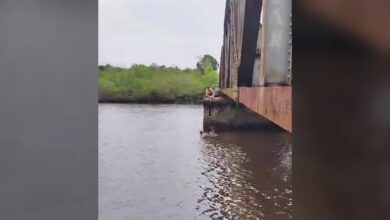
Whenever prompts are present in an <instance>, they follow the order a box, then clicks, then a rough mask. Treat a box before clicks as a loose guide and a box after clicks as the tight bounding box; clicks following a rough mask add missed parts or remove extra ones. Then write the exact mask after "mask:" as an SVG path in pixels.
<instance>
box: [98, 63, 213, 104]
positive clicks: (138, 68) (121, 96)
mask: <svg viewBox="0 0 390 220" xmlns="http://www.w3.org/2000/svg"><path fill="white" fill-rule="evenodd" d="M216 69H217V68H215V67H213V68H202V69H199V67H198V69H184V70H183V69H179V68H177V67H165V66H158V65H155V64H152V65H150V66H145V65H133V66H132V67H131V68H118V67H113V66H109V65H106V66H99V102H113V103H200V101H201V99H202V97H203V94H204V91H205V88H206V87H207V86H210V87H217V85H218V74H217V70H216Z"/></svg>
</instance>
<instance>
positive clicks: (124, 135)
mask: <svg viewBox="0 0 390 220" xmlns="http://www.w3.org/2000/svg"><path fill="white" fill-rule="evenodd" d="M202 118H203V110H202V106H197V105H129V104H99V219H100V220H142V219H145V220H165V219H166V220H187V219H188V220H191V219H198V220H209V219H239V220H241V219H242V220H246V219H248V220H250V219H272V220H278V219H291V218H292V187H291V178H290V177H291V135H289V134H287V133H284V132H277V133H275V132H230V133H223V134H218V136H216V137H212V136H209V137H207V136H203V137H202V136H201V135H200V130H201V129H202Z"/></svg>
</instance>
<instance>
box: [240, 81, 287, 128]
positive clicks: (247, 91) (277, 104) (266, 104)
mask: <svg viewBox="0 0 390 220" xmlns="http://www.w3.org/2000/svg"><path fill="white" fill-rule="evenodd" d="M291 93H292V87H291V86H273V87H252V88H248V87H240V88H239V95H238V100H239V102H240V103H241V104H243V105H244V106H246V107H247V108H249V109H250V110H252V111H254V112H256V113H258V114H260V115H261V116H263V117H265V118H267V119H268V120H270V121H272V122H274V123H275V124H277V125H278V126H280V127H282V128H283V129H285V130H287V131H289V132H291V133H292V110H291V107H292V106H291V102H292V101H291V98H292V96H291Z"/></svg>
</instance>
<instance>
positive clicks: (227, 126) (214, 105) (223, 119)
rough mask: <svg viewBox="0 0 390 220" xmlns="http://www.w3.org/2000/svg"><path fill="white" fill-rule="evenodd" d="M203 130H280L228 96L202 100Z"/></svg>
mask: <svg viewBox="0 0 390 220" xmlns="http://www.w3.org/2000/svg"><path fill="white" fill-rule="evenodd" d="M203 109H204V112H203V131H204V132H210V131H211V130H214V131H215V132H221V131H234V130H263V131H264V130H266V131H270V130H275V131H276V130H277V131H279V130H282V129H281V128H280V127H279V126H277V125H275V124H274V123H272V122H270V121H269V120H267V119H265V118H264V117H262V116H260V115H258V114H257V113H255V112H252V111H250V110H249V109H247V108H246V107H245V106H244V105H242V104H239V103H237V102H234V101H233V100H231V99H229V98H226V97H224V98H217V99H205V100H204V101H203Z"/></svg>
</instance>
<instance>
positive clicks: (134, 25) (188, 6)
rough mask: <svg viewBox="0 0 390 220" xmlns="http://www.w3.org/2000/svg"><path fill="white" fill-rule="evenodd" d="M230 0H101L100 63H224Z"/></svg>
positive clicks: (193, 65) (186, 64)
mask: <svg viewBox="0 0 390 220" xmlns="http://www.w3.org/2000/svg"><path fill="white" fill-rule="evenodd" d="M225 3H226V0H99V64H101V65H104V64H111V65H115V66H122V67H128V66H130V65H131V64H133V63H137V64H147V65H149V64H151V63H153V62H154V63H157V64H159V65H167V66H171V65H172V66H173V65H175V66H178V67H181V68H185V67H191V68H193V67H195V64H196V62H197V60H198V57H199V56H201V55H204V54H210V55H212V56H214V57H215V58H216V59H217V60H218V61H219V58H220V53H221V46H222V41H223V19H224V12H225Z"/></svg>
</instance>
